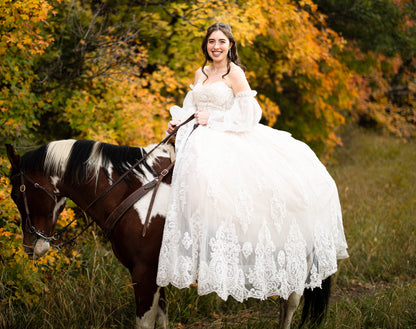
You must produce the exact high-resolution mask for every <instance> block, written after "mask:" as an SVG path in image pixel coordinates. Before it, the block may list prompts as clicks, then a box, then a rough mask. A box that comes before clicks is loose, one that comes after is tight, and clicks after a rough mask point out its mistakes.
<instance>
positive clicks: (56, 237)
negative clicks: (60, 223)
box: [10, 170, 75, 247]
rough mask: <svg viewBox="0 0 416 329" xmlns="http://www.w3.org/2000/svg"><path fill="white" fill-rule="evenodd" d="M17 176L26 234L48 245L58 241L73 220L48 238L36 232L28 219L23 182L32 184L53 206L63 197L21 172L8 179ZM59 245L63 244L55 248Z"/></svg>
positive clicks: (41, 232) (38, 231) (28, 213)
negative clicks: (50, 200) (43, 193)
mask: <svg viewBox="0 0 416 329" xmlns="http://www.w3.org/2000/svg"><path fill="white" fill-rule="evenodd" d="M18 176H20V187H19V192H20V193H22V195H23V204H24V206H25V212H26V223H25V225H26V229H27V232H29V233H30V234H34V235H35V236H36V237H37V238H38V239H39V238H41V239H43V240H46V241H47V242H49V243H51V242H52V241H57V240H59V239H60V237H61V236H62V234H63V233H64V232H65V231H66V230H67V229H68V227H69V226H70V225H71V224H72V223H73V222H74V220H75V219H74V220H72V221H71V222H70V223H69V224H67V225H66V226H64V227H63V228H62V229H60V230H59V231H57V232H55V233H54V234H52V235H50V236H49V235H47V234H46V233H45V232H43V231H41V230H38V229H37V228H36V227H35V226H34V225H33V223H32V219H31V218H30V211H29V204H28V202H27V195H26V184H25V180H26V181H28V182H29V183H30V184H32V185H33V187H34V188H37V189H40V190H41V191H43V192H45V193H46V195H47V196H48V197H50V198H51V199H52V200H53V201H54V202H55V204H56V203H57V202H58V198H59V197H63V196H61V195H60V193H58V192H55V191H51V190H49V189H47V188H45V187H43V186H42V185H40V184H39V183H36V182H35V181H33V180H32V179H31V178H30V177H29V176H27V175H26V174H25V173H24V172H23V171H22V170H21V171H20V172H19V173H17V174H15V175H14V176H12V177H10V179H11V180H12V179H13V178H14V177H18ZM65 244H66V243H65ZM61 245H63V244H60V245H55V246H59V247H60V246H61Z"/></svg>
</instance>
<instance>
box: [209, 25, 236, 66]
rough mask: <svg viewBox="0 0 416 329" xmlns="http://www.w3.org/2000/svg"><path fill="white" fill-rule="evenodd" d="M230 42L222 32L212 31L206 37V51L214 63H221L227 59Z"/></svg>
mask: <svg viewBox="0 0 416 329" xmlns="http://www.w3.org/2000/svg"><path fill="white" fill-rule="evenodd" d="M231 46H232V44H231V42H230V40H228V38H227V36H226V35H225V34H224V33H223V32H222V31H219V30H218V31H214V32H212V33H211V35H210V36H209V37H208V43H207V51H208V55H209V56H210V57H211V58H212V60H213V61H214V62H221V61H224V60H226V59H227V54H228V50H229V49H231Z"/></svg>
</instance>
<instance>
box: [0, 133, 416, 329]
mask: <svg viewBox="0 0 416 329" xmlns="http://www.w3.org/2000/svg"><path fill="white" fill-rule="evenodd" d="M344 143H345V146H344V147H342V148H340V149H339V150H337V153H336V156H335V160H336V161H335V162H334V163H332V164H331V165H329V166H328V170H329V171H330V173H331V175H332V176H333V177H334V179H335V181H336V182H337V185H338V189H339V194H340V198H341V204H342V207H343V215H344V227H345V233H346V236H347V241H348V245H349V253H350V258H349V259H346V260H343V261H341V262H339V271H338V273H337V274H336V276H335V284H334V286H333V293H332V297H331V303H330V307H329V311H328V316H327V317H326V318H325V320H324V322H323V324H322V326H321V328H337V329H338V328H348V329H358V328H371V329H373V328H386V329H387V328H415V327H416V308H415V307H414V305H415V300H416V280H415V279H416V265H415V264H416V220H415V219H416V218H415V214H416V209H415V208H416V188H415V185H416V184H415V182H416V147H415V146H416V145H415V142H414V141H413V142H408V143H404V142H403V141H401V140H399V139H397V138H393V137H387V136H381V135H379V134H377V133H374V132H369V131H365V130H361V129H357V128H354V129H350V130H349V131H347V132H346V134H345V136H344ZM90 237H91V236H90ZM100 241H101V240H100V239H89V241H88V240H86V242H83V243H82V244H81V245H80V246H78V248H79V250H80V252H82V253H83V266H82V268H81V269H78V270H77V271H74V270H71V269H70V268H68V270H67V271H66V272H63V273H61V274H60V275H59V276H51V277H49V278H48V279H47V281H48V282H47V290H45V292H44V293H43V295H42V296H41V298H40V301H39V303H38V304H37V305H32V306H28V305H27V304H25V303H20V302H15V301H13V300H12V299H11V298H10V297H9V296H10V293H9V292H8V291H7V288H6V287H7V285H5V284H3V280H0V297H1V299H0V328H39V329H43V328H133V326H134V321H135V315H134V312H135V311H134V309H135V306H134V298H133V289H132V287H131V285H130V283H129V280H130V278H129V274H128V272H127V270H125V269H124V268H123V267H122V266H121V265H120V264H119V263H118V262H117V260H116V259H115V257H114V256H113V254H112V253H111V252H109V251H108V250H109V245H108V244H105V245H103V242H100ZM5 271H7V269H6V268H4V267H0V279H2V278H3V276H4V273H5ZM167 300H168V315H169V319H170V321H171V328H178V329H179V328H181V329H191V328H192V329H193V328H230V329H231V328H257V329H262V328H264V329H266V328H276V327H277V324H278V315H279V300H278V299H273V298H271V299H269V300H267V301H264V302H258V301H256V300H248V301H246V302H244V303H238V302H236V301H234V300H232V299H231V300H228V301H227V302H222V301H221V300H220V299H219V298H218V297H216V296H215V295H208V296H202V297H201V296H198V295H197V294H196V291H195V288H190V289H184V290H178V289H175V288H169V289H167ZM299 320H300V312H297V313H296V315H295V318H294V325H296V324H298V323H299Z"/></svg>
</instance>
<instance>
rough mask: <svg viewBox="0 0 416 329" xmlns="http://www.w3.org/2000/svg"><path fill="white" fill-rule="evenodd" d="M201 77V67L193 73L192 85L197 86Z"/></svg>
mask: <svg viewBox="0 0 416 329" xmlns="http://www.w3.org/2000/svg"><path fill="white" fill-rule="evenodd" d="M202 76H203V72H202V67H200V68H198V69H197V70H196V71H195V78H194V85H196V84H197V82H198V81H199V80H200V79H201V77H202Z"/></svg>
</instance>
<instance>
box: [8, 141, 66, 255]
mask: <svg viewBox="0 0 416 329" xmlns="http://www.w3.org/2000/svg"><path fill="white" fill-rule="evenodd" d="M6 148H7V157H8V158H9V160H10V163H11V171H10V183H11V186H12V191H11V197H12V199H13V201H14V202H15V203H16V205H17V208H18V209H19V212H20V215H21V225H22V233H23V247H24V250H25V252H26V253H27V254H28V255H29V256H30V257H33V258H38V257H41V256H43V255H44V254H45V253H46V252H47V251H48V249H49V247H50V243H51V241H52V240H54V237H53V231H54V228H55V224H56V219H57V217H58V215H59V214H60V212H61V211H62V210H63V209H64V207H65V202H66V198H65V197H63V196H61V195H59V193H58V192H57V190H56V186H54V184H53V180H52V179H51V177H49V176H47V175H45V174H44V173H43V170H41V168H42V165H43V164H41V163H40V162H43V161H42V158H44V156H43V154H42V153H43V151H42V150H41V149H38V150H36V151H32V152H28V153H27V154H25V155H24V156H23V157H22V158H21V157H20V156H19V155H18V154H17V152H16V151H15V149H14V148H13V147H12V146H11V145H6Z"/></svg>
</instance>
